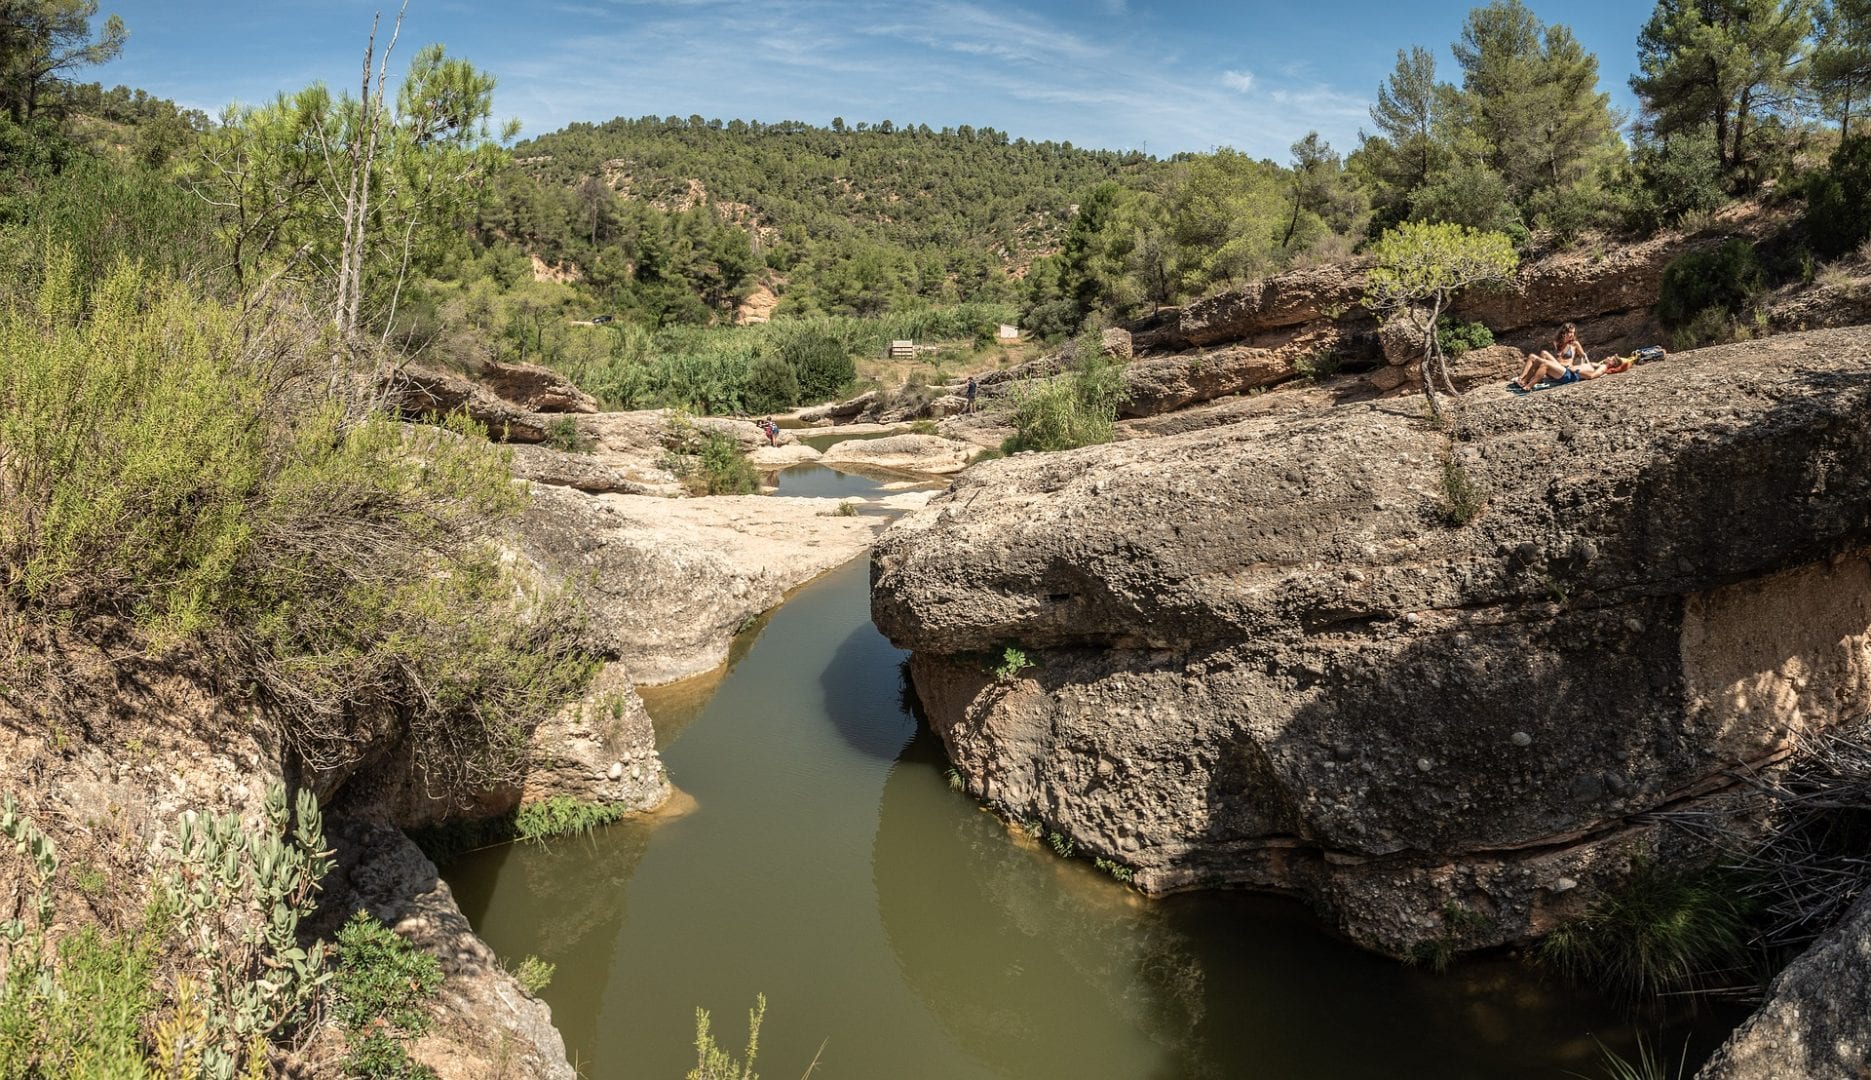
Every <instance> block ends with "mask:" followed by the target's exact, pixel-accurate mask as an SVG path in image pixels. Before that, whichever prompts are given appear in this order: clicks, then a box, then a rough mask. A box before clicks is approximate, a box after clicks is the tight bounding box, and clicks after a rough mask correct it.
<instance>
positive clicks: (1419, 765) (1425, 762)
mask: <svg viewBox="0 0 1871 1080" xmlns="http://www.w3.org/2000/svg"><path fill="white" fill-rule="evenodd" d="M1435 767H1436V763H1435V762H1433V761H1431V760H1429V759H1428V758H1426V757H1419V758H1417V759H1416V771H1417V772H1428V771H1429V770H1431V769H1433V768H1435Z"/></svg>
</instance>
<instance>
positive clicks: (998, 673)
mask: <svg viewBox="0 0 1871 1080" xmlns="http://www.w3.org/2000/svg"><path fill="white" fill-rule="evenodd" d="M1032 666H1033V662H1032V661H1031V660H1028V659H1027V658H1026V653H1025V652H1023V651H1022V650H1020V649H1016V648H1014V647H1013V646H1012V645H1009V646H1007V647H1006V648H1005V649H1002V650H1001V653H1000V664H999V665H998V666H996V667H995V668H994V677H995V678H996V679H999V680H1000V681H1001V682H1009V681H1011V680H1013V679H1016V678H1018V677H1019V675H1020V673H1021V672H1022V671H1025V670H1026V669H1027V668H1030V667H1032Z"/></svg>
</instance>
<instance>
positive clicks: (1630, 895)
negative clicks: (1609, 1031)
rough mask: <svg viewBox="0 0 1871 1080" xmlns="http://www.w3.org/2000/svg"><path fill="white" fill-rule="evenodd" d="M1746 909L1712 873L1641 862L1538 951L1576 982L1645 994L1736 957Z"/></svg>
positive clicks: (1681, 984)
mask: <svg viewBox="0 0 1871 1080" xmlns="http://www.w3.org/2000/svg"><path fill="white" fill-rule="evenodd" d="M1748 910H1749V908H1748V902H1747V901H1746V900H1745V899H1744V898H1743V894H1742V891H1741V890H1740V889H1739V888H1738V887H1737V886H1736V883H1735V882H1734V881H1733V880H1732V879H1731V878H1730V877H1729V876H1728V875H1725V874H1723V873H1721V872H1719V871H1674V870H1664V869H1660V868H1658V867H1657V866H1655V865H1652V864H1644V865H1640V866H1638V867H1636V868H1635V870H1634V872H1633V873H1632V875H1631V877H1630V879H1629V880H1628V881H1626V882H1625V883H1624V884H1623V886H1621V887H1620V888H1619V889H1618V890H1617V891H1616V892H1612V893H1607V894H1605V895H1602V896H1599V897H1597V898H1596V899H1595V900H1594V901H1593V902H1592V904H1591V905H1590V907H1589V908H1588V909H1587V911H1586V913H1585V914H1584V915H1583V916H1582V917H1580V918H1579V919H1577V920H1575V921H1574V922H1571V923H1568V924H1566V925H1565V926H1562V927H1560V928H1559V929H1558V930H1557V931H1555V932H1554V933H1553V934H1552V935H1550V936H1549V937H1547V939H1546V940H1545V941H1543V942H1541V943H1540V949H1539V953H1538V956H1539V959H1540V960H1541V961H1542V962H1543V963H1546V964H1550V965H1551V966H1553V967H1555V968H1557V969H1558V970H1560V971H1561V972H1563V973H1565V974H1566V975H1569V976H1571V977H1573V978H1575V979H1577V980H1579V981H1581V982H1589V983H1591V984H1594V985H1597V986H1602V987H1606V988H1608V989H1610V990H1612V991H1614V992H1616V993H1618V994H1621V995H1623V996H1625V997H1627V998H1629V999H1631V1000H1643V999H1648V998H1651V997H1654V996H1656V995H1657V994H1660V993H1665V992H1668V991H1673V990H1681V989H1685V988H1690V987H1693V986H1694V985H1695V984H1696V983H1697V982H1698V981H1699V980H1700V979H1702V978H1703V977H1704V976H1706V975H1709V974H1710V973H1713V972H1716V971H1720V970H1723V969H1726V968H1730V967H1733V966H1735V965H1737V964H1739V963H1740V962H1742V961H1743V959H1744V958H1745V957H1746V953H1747V945H1746V943H1747V923H1746V920H1747V915H1748Z"/></svg>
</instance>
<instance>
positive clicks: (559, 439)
mask: <svg viewBox="0 0 1871 1080" xmlns="http://www.w3.org/2000/svg"><path fill="white" fill-rule="evenodd" d="M546 445H547V446H550V447H552V448H553V449H554V450H559V451H562V452H564V453H567V454H582V453H585V452H586V451H588V450H590V449H591V440H590V439H588V438H586V437H585V434H584V432H582V431H579V430H578V421H576V420H574V419H572V418H571V417H569V416H560V417H557V418H555V419H553V420H550V421H548V422H547V423H546Z"/></svg>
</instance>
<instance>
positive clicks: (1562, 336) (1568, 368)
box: [1514, 323, 1605, 390]
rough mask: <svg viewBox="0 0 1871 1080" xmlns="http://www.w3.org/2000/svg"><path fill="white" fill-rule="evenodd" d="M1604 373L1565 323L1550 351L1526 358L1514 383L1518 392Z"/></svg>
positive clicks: (1575, 328)
mask: <svg viewBox="0 0 1871 1080" xmlns="http://www.w3.org/2000/svg"><path fill="white" fill-rule="evenodd" d="M1604 373H1605V366H1604V365H1603V364H1594V363H1592V358H1591V357H1590V356H1589V355H1587V354H1586V352H1585V346H1583V345H1581V344H1579V331H1578V328H1577V327H1575V326H1573V325H1572V324H1571V323H1567V324H1566V325H1564V326H1562V327H1560V329H1559V334H1558V336H1556V337H1555V338H1553V347H1552V349H1551V350H1549V351H1543V352H1540V353H1539V354H1537V355H1530V356H1528V357H1527V365H1526V367H1524V368H1521V369H1520V378H1518V379H1515V380H1514V382H1515V383H1516V384H1517V385H1518V386H1519V387H1520V388H1521V389H1522V390H1531V389H1533V387H1534V386H1535V385H1536V384H1538V383H1541V382H1556V383H1569V382H1578V381H1579V380H1580V379H1596V378H1598V377H1599V376H1600V375H1603V374H1604Z"/></svg>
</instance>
